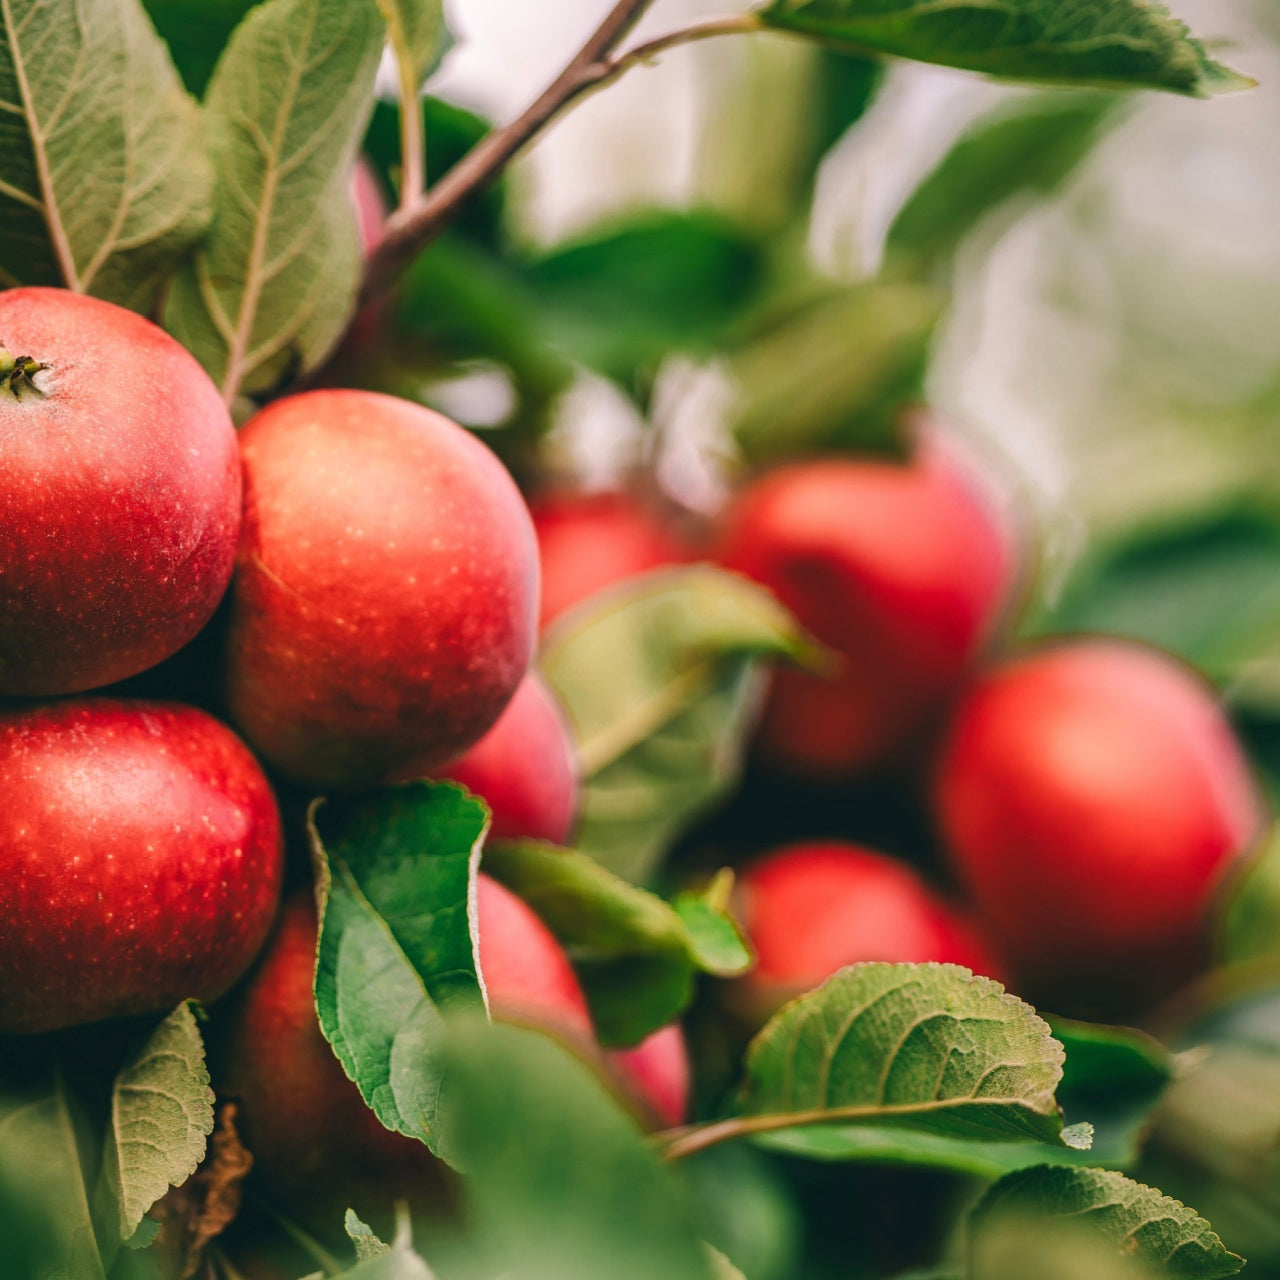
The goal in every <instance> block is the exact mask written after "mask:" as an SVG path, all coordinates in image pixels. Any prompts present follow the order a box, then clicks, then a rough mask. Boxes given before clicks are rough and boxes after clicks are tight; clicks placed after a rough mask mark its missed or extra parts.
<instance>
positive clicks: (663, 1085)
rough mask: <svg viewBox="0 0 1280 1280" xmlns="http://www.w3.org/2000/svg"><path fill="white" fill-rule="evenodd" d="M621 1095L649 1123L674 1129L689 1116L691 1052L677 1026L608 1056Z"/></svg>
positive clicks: (609, 1053) (661, 1030)
mask: <svg viewBox="0 0 1280 1280" xmlns="http://www.w3.org/2000/svg"><path fill="white" fill-rule="evenodd" d="M605 1058H606V1061H607V1063H608V1065H609V1069H610V1071H611V1072H612V1073H613V1074H614V1075H615V1076H616V1077H617V1079H618V1082H619V1084H620V1085H621V1087H622V1091H623V1092H624V1094H626V1095H627V1096H629V1097H631V1098H633V1099H634V1100H635V1101H636V1102H637V1103H639V1104H640V1107H641V1109H642V1111H643V1112H644V1113H645V1117H646V1118H647V1119H650V1120H652V1121H653V1122H655V1123H656V1125H657V1126H658V1127H661V1128H668V1129H674V1128H675V1127H676V1126H677V1125H681V1124H684V1122H685V1121H686V1120H687V1119H688V1116H689V1090H690V1085H691V1072H690V1067H689V1050H688V1047H687V1046H686V1044H685V1039H684V1032H683V1031H682V1030H681V1028H680V1024H679V1023H678V1022H671V1023H668V1024H667V1025H666V1026H665V1027H661V1028H659V1029H658V1030H657V1031H655V1032H654V1033H653V1034H652V1035H651V1036H647V1037H645V1039H643V1040H641V1041H640V1043H639V1044H638V1045H636V1046H635V1047H634V1048H631V1049H611V1050H609V1052H608V1053H607V1054H606V1055H605Z"/></svg>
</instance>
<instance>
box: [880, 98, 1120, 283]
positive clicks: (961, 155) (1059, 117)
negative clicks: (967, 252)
mask: <svg viewBox="0 0 1280 1280" xmlns="http://www.w3.org/2000/svg"><path fill="white" fill-rule="evenodd" d="M1120 101H1121V99H1119V98H1118V97H1117V96H1116V95H1114V94H1105V93H1081V92H1078V91H1077V92H1075V93H1044V94H1036V95H1034V96H1032V97H1031V98H1030V99H1029V100H1021V99H1020V100H1017V101H1015V104H1014V105H1013V107H1012V108H1010V107H1008V106H1006V107H1005V108H1004V109H1003V110H1001V111H999V112H997V113H996V114H995V115H993V116H989V117H987V118H984V119H982V120H979V121H978V122H977V123H976V124H975V125H973V127H971V128H970V129H969V130H968V131H967V132H966V133H965V134H964V135H963V136H962V137H961V138H960V140H959V142H957V143H956V145H955V146H954V147H952V148H951V150H950V151H949V152H948V153H947V154H946V156H945V157H944V158H943V160H942V162H941V163H940V164H939V165H938V167H937V168H936V169H934V170H933V172H932V173H931V174H929V176H928V177H927V178H925V180H924V181H923V182H922V183H921V184H920V185H919V186H918V187H917V188H916V190H915V191H914V192H913V193H912V195H911V198H910V199H909V200H908V201H907V202H906V204H905V205H903V207H902V209H901V210H899V212H898V216H897V217H896V218H895V219H894V223H893V226H892V227H891V228H890V230H889V235H888V239H887V243H886V248H887V250H888V252H889V253H890V254H892V255H896V256H901V257H905V258H908V259H911V260H914V261H915V262H916V263H923V264H929V263H932V262H935V261H937V260H938V259H940V258H942V257H944V256H946V255H948V254H950V253H952V252H954V250H955V248H956V246H957V245H958V244H959V243H960V241H961V240H962V239H963V238H964V236H965V235H966V234H967V233H968V232H970V231H972V230H973V228H974V227H975V226H977V224H978V223H979V221H980V220H981V219H982V218H983V217H985V216H986V215H987V214H988V213H990V212H991V211H992V210H993V209H995V208H997V207H999V206H1000V205H1002V204H1004V203H1005V201H1007V200H1009V199H1010V198H1012V197H1013V196H1016V195H1021V194H1025V193H1031V192H1034V193H1035V194H1037V195H1046V194H1048V193H1050V192H1052V191H1054V190H1055V189H1056V188H1057V187H1059V186H1060V185H1061V184H1062V183H1063V182H1064V181H1065V180H1066V178H1067V177H1068V176H1069V175H1070V174H1071V173H1072V172H1073V171H1074V170H1075V169H1076V167H1077V166H1078V165H1079V163H1080V162H1081V161H1082V160H1083V159H1084V158H1085V156H1087V155H1088V154H1089V152H1090V150H1091V149H1092V148H1093V146H1094V144H1095V143H1096V142H1097V140H1098V138H1099V137H1100V136H1101V135H1102V134H1103V133H1104V132H1105V131H1106V129H1107V128H1108V127H1110V126H1111V125H1112V124H1114V123H1115V122H1116V121H1117V120H1118V119H1119V115H1120V113H1119V111H1118V110H1117V106H1118V104H1119V102H1120Z"/></svg>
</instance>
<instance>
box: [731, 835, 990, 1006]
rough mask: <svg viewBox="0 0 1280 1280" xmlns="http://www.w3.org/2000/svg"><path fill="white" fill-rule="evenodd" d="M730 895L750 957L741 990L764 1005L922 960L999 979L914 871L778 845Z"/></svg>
mask: <svg viewBox="0 0 1280 1280" xmlns="http://www.w3.org/2000/svg"><path fill="white" fill-rule="evenodd" d="M736 893H737V908H738V916H739V919H740V920H741V922H742V926H743V928H744V929H745V930H746V933H747V936H748V937H749V938H750V940H751V945H752V947H753V948H754V950H755V953H756V967H755V968H754V969H753V970H752V971H751V973H750V974H748V975H747V977H746V978H745V979H744V984H745V987H746V988H747V989H748V990H750V991H752V992H754V993H755V994H757V995H758V996H761V997H763V1003H764V1004H766V1005H768V1004H777V1003H780V1002H781V1001H782V1000H783V999H785V998H788V997H790V996H793V995H797V994H799V993H800V992H802V991H808V990H809V989H811V988H812V987H816V986H817V985H818V984H819V983H821V982H823V981H825V980H826V979H827V978H829V977H830V976H831V975H832V974H833V973H835V972H836V971H837V970H838V969H842V968H844V967H845V966H846V965H850V964H857V963H859V962H860V961H864V960H884V961H890V962H894V963H913V964H922V963H925V962H927V961H931V960H932V961H937V962H939V963H946V964H960V965H964V966H965V967H966V968H969V969H972V970H974V971H975V972H977V973H982V974H984V975H986V976H988V977H992V976H995V977H999V974H998V972H997V969H998V966H997V964H996V962H995V961H994V959H993V957H991V956H990V955H989V954H988V953H987V951H986V948H985V947H983V945H982V944H981V943H980V942H979V941H978V939H977V938H976V937H975V936H974V934H973V933H972V931H971V930H970V928H969V925H968V924H967V922H966V921H965V920H964V918H963V917H962V916H961V915H960V914H959V913H958V912H956V911H955V910H954V909H953V908H951V907H950V906H949V905H948V904H947V903H946V902H944V901H943V900H942V899H941V898H939V897H938V896H937V895H935V894H934V892H933V891H932V890H931V889H930V888H929V887H928V885H926V884H925V882H924V881H923V880H922V879H921V878H920V876H919V875H917V874H916V872H915V871H913V870H912V869H911V868H910V867H908V866H906V865H905V864H904V863H901V862H897V861H895V860H894V859H892V858H889V857H886V856H885V855H884V854H880V853H875V852H873V851H872V850H870V849H864V848H863V847H861V846H860V845H856V844H848V843H845V842H843V841H838V840H828V841H814V842H812V843H805V844H793V845H786V846H784V847H783V848H781V849H777V850H775V851H774V852H772V853H769V854H766V855H765V856H764V857H762V858H760V859H758V860H757V861H756V862H754V863H752V864H751V865H750V866H748V867H747V868H746V869H745V870H744V871H743V872H742V874H741V876H740V877H739V879H738V884H737V890H736Z"/></svg>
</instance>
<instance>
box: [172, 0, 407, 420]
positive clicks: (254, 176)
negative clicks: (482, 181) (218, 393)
mask: <svg viewBox="0 0 1280 1280" xmlns="http://www.w3.org/2000/svg"><path fill="white" fill-rule="evenodd" d="M384 37H385V27H384V24H383V22H382V19H381V17H380V15H379V13H378V10H377V6H376V4H375V3H374V0H346V3H343V4H333V3H328V2H327V0H268V2H267V3H265V4H262V5H259V6H258V7H257V8H255V9H253V10H252V12H250V14H249V16H248V17H247V18H245V20H244V21H243V22H242V23H241V24H240V26H239V27H238V28H237V29H236V32H235V34H234V35H233V36H232V39H231V43H230V44H229V45H228V46H227V50H226V52H225V53H224V54H223V56H222V58H221V60H220V61H219V63H218V67H217V70H216V71H215V72H214V75H213V80H212V82H211V83H210V85H209V92H208V95H207V97H206V99H205V121H206V130H207V133H208V137H209V148H210V154H211V155H212V157H213V164H214V173H215V180H216V185H215V209H216V213H215V217H214V223H213V228H212V231H211V232H210V235H209V237H208V239H207V240H206V241H205V242H204V244H203V245H202V246H201V248H200V250H199V252H198V253H197V254H196V256H195V259H194V261H193V262H192V263H190V264H188V265H187V266H186V267H185V268H184V269H183V271H182V272H181V273H180V274H179V275H178V277H177V279H176V280H175V282H174V285H173V288H172V290H171V292H170V296H169V303H168V306H167V308H166V311H165V322H166V324H167V326H168V327H169V329H170V331H171V332H172V333H173V334H174V336H175V337H177V338H178V340H179V341H180V342H182V343H183V345H184V346H186V347H187V348H188V349H189V350H191V351H192V352H193V353H194V354H195V355H196V357H197V358H198V359H199V360H200V362H201V364H203V365H204V367H205V368H206V369H207V370H208V371H209V373H210V375H211V376H212V377H213V379H214V381H215V382H216V383H217V384H218V386H219V387H220V388H221V390H222V393H223V396H224V398H225V399H226V401H227V402H228V403H231V402H232V400H234V398H235V397H236V395H237V394H238V393H241V392H244V393H253V392H258V391H265V390H269V389H270V388H271V387H273V386H274V385H276V383H278V382H280V381H281V380H282V379H283V378H284V377H286V376H289V375H292V376H297V375H299V374H301V373H305V372H307V371H308V370H310V369H313V368H315V367H316V366H317V365H318V364H319V363H320V362H321V360H323V358H324V357H325V356H326V355H327V354H328V352H329V350H330V348H331V347H332V346H333V344H334V343H335V342H336V341H337V339H338V338H339V337H340V336H341V334H342V333H343V331H344V330H345V328H346V326H347V322H348V320H349V319H350V316H351V314H352V311H353V309H354V305H355V299H356V291H357V287H358V282H359V275H360V249H359V245H358V242H357V235H356V225H355V211H354V208H353V207H352V202H351V195H350V191H349V189H348V183H349V180H350V172H351V164H352V161H353V157H354V153H355V148H356V144H357V143H358V141H359V139H360V137H361V135H362V133H363V131H364V125H365V121H366V119H367V116H368V112H369V109H370V106H371V102H372V95H373V81H374V75H375V73H376V71H377V67H378V60H379V57H380V56H381V53H382V47H383V41H384Z"/></svg>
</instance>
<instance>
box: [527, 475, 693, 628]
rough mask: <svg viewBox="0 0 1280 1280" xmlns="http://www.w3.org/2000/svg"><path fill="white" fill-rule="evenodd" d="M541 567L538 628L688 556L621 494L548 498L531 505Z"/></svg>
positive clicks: (636, 502) (639, 506) (676, 541)
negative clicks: (601, 593)
mask: <svg viewBox="0 0 1280 1280" xmlns="http://www.w3.org/2000/svg"><path fill="white" fill-rule="evenodd" d="M530 510H531V511H532V514H533V524H534V528H535V529H536V530H537V534H538V553H539V556H540V558H541V562H542V615H541V625H542V626H543V627H544V628H545V627H548V626H550V625H551V623H553V622H554V621H555V620H556V619H557V618H559V617H560V616H561V615H562V614H564V613H566V612H567V611H568V610H569V609H571V608H573V607H574V606H575V605H578V604H580V603H581V602H582V601H584V600H587V599H589V598H590V597H591V596H593V595H595V594H596V593H597V592H599V591H603V590H605V589H606V588H607V587H611V586H614V585H615V584H616V583H619V582H623V581H625V580H626V579H627V578H633V577H635V576H636V575H637V574H641V573H647V572H649V571H650V570H652V569H660V568H662V567H663V566H664V565H670V564H679V563H681V562H683V561H686V560H688V559H689V552H688V550H687V549H686V548H685V546H684V545H683V544H682V543H681V541H680V540H679V539H678V538H677V537H676V536H675V534H673V533H672V532H671V531H670V530H669V529H668V528H667V526H665V525H664V524H663V523H662V521H660V520H659V519H658V517H657V516H656V515H654V514H653V513H652V512H651V511H650V510H649V509H648V508H647V507H645V506H644V505H643V504H642V503H641V502H640V501H639V500H638V499H636V498H633V497H631V496H630V495H629V494H625V493H549V494H546V495H544V496H542V497H540V498H538V499H536V500H534V501H533V502H532V503H531V504H530Z"/></svg>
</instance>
